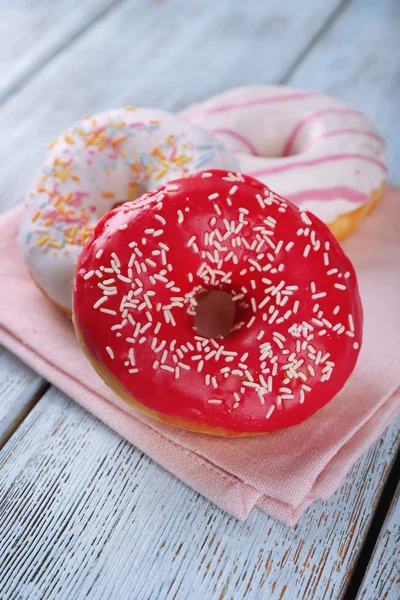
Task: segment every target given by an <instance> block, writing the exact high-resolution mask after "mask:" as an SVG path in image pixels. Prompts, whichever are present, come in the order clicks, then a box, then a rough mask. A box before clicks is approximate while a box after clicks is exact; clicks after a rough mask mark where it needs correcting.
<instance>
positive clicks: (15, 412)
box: [0, 346, 46, 448]
mask: <svg viewBox="0 0 400 600" xmlns="http://www.w3.org/2000/svg"><path fill="white" fill-rule="evenodd" d="M45 386H46V383H45V381H44V379H43V378H42V377H40V376H39V375H38V374H37V373H35V372H34V371H32V370H31V369H30V368H29V367H27V366H26V365H24V364H23V363H22V362H21V361H20V360H19V359H18V358H17V357H16V356H14V355H13V354H11V353H10V352H8V350H6V349H5V348H2V347H1V346H0V398H1V402H0V448H2V446H3V445H4V444H5V442H6V441H7V440H8V438H9V437H10V435H12V433H13V432H14V431H15V429H16V428H17V427H18V425H19V424H20V423H21V421H22V420H23V419H24V417H25V416H26V414H27V413H28V412H29V410H30V409H31V408H32V406H33V405H34V404H35V402H36V401H37V400H38V398H39V397H40V395H41V393H42V391H43V390H44V388H45Z"/></svg>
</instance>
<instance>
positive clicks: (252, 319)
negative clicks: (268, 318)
mask: <svg viewBox="0 0 400 600" xmlns="http://www.w3.org/2000/svg"><path fill="white" fill-rule="evenodd" d="M255 320H256V317H255V316H254V315H253V316H252V317H251V319H249V322H248V323H247V328H248V329H249V328H250V327H251V326H252V325H253V323H254V321H255Z"/></svg>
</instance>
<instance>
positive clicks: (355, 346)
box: [353, 342, 359, 350]
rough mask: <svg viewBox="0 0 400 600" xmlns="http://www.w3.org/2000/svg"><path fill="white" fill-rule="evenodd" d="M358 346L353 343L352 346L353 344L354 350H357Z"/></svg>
mask: <svg viewBox="0 0 400 600" xmlns="http://www.w3.org/2000/svg"><path fill="white" fill-rule="evenodd" d="M358 346H359V344H358V342H354V344H353V348H354V350H358Z"/></svg>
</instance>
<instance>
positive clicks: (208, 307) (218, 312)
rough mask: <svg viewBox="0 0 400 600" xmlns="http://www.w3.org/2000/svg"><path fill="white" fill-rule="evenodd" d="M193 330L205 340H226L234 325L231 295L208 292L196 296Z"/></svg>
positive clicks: (214, 291)
mask: <svg viewBox="0 0 400 600" xmlns="http://www.w3.org/2000/svg"><path fill="white" fill-rule="evenodd" d="M196 301H197V305H196V309H195V315H194V328H195V330H196V333H197V334H199V335H201V336H202V337H205V338H226V337H228V335H229V334H230V333H231V331H232V328H233V327H234V325H235V317H236V307H235V302H234V300H233V299H232V294H230V293H229V292H225V291H223V290H208V291H204V292H200V293H199V294H198V295H197V296H196Z"/></svg>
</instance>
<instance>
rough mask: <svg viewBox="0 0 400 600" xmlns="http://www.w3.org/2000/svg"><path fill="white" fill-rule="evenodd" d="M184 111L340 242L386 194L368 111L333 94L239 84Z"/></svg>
mask: <svg viewBox="0 0 400 600" xmlns="http://www.w3.org/2000/svg"><path fill="white" fill-rule="evenodd" d="M182 115H183V116H184V117H185V118H187V119H189V120H191V121H192V122H194V123H196V124H198V125H201V126H203V127H205V128H206V129H209V130H211V132H212V133H214V134H215V135H216V136H217V138H218V139H219V140H220V141H221V142H223V143H224V144H225V146H226V147H227V148H228V149H230V150H231V151H233V152H235V153H237V157H238V159H239V164H240V167H241V170H242V172H243V173H246V174H248V175H251V176H253V177H256V178H257V179H259V180H260V181H262V182H263V183H265V184H266V185H268V186H269V187H271V188H272V189H275V190H277V191H278V192H279V193H280V194H282V195H283V196H285V197H286V198H288V199H289V200H290V201H291V202H293V203H294V204H296V205H297V206H300V207H301V208H302V209H303V210H309V211H311V212H313V213H314V214H316V215H317V216H318V217H319V218H320V219H321V220H322V221H324V222H325V223H327V224H328V225H329V227H330V229H331V231H332V232H333V233H334V234H335V236H336V237H337V238H339V239H341V238H343V237H345V236H346V235H348V234H349V233H350V232H351V231H352V230H353V229H354V228H355V227H356V226H357V224H358V222H359V221H360V220H361V218H362V217H363V216H365V214H367V213H368V212H369V211H370V210H371V209H372V208H373V206H375V204H376V203H377V202H378V201H379V200H380V198H381V197H382V195H383V191H384V187H385V181H386V174H387V167H386V161H385V142H384V140H383V139H382V138H381V136H380V135H379V134H378V132H377V131H376V130H375V128H374V127H373V125H372V124H371V122H370V120H369V119H368V118H367V117H366V116H365V115H363V114H362V113H360V112H359V111H357V110H355V109H354V108H351V107H349V106H347V105H346V104H343V103H342V102H340V101H339V100H337V99H335V98H331V97H330V96H325V95H322V94H318V93H315V92H309V91H304V90H298V89H295V88H290V87H287V86H276V85H260V86H249V87H240V88H235V89H232V90H228V91H226V92H223V93H222V94H219V95H217V96H214V97H213V98H211V99H209V100H206V101H205V102H203V103H201V104H196V105H192V106H191V107H189V108H188V109H186V110H185V111H184V112H183V113H182Z"/></svg>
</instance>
